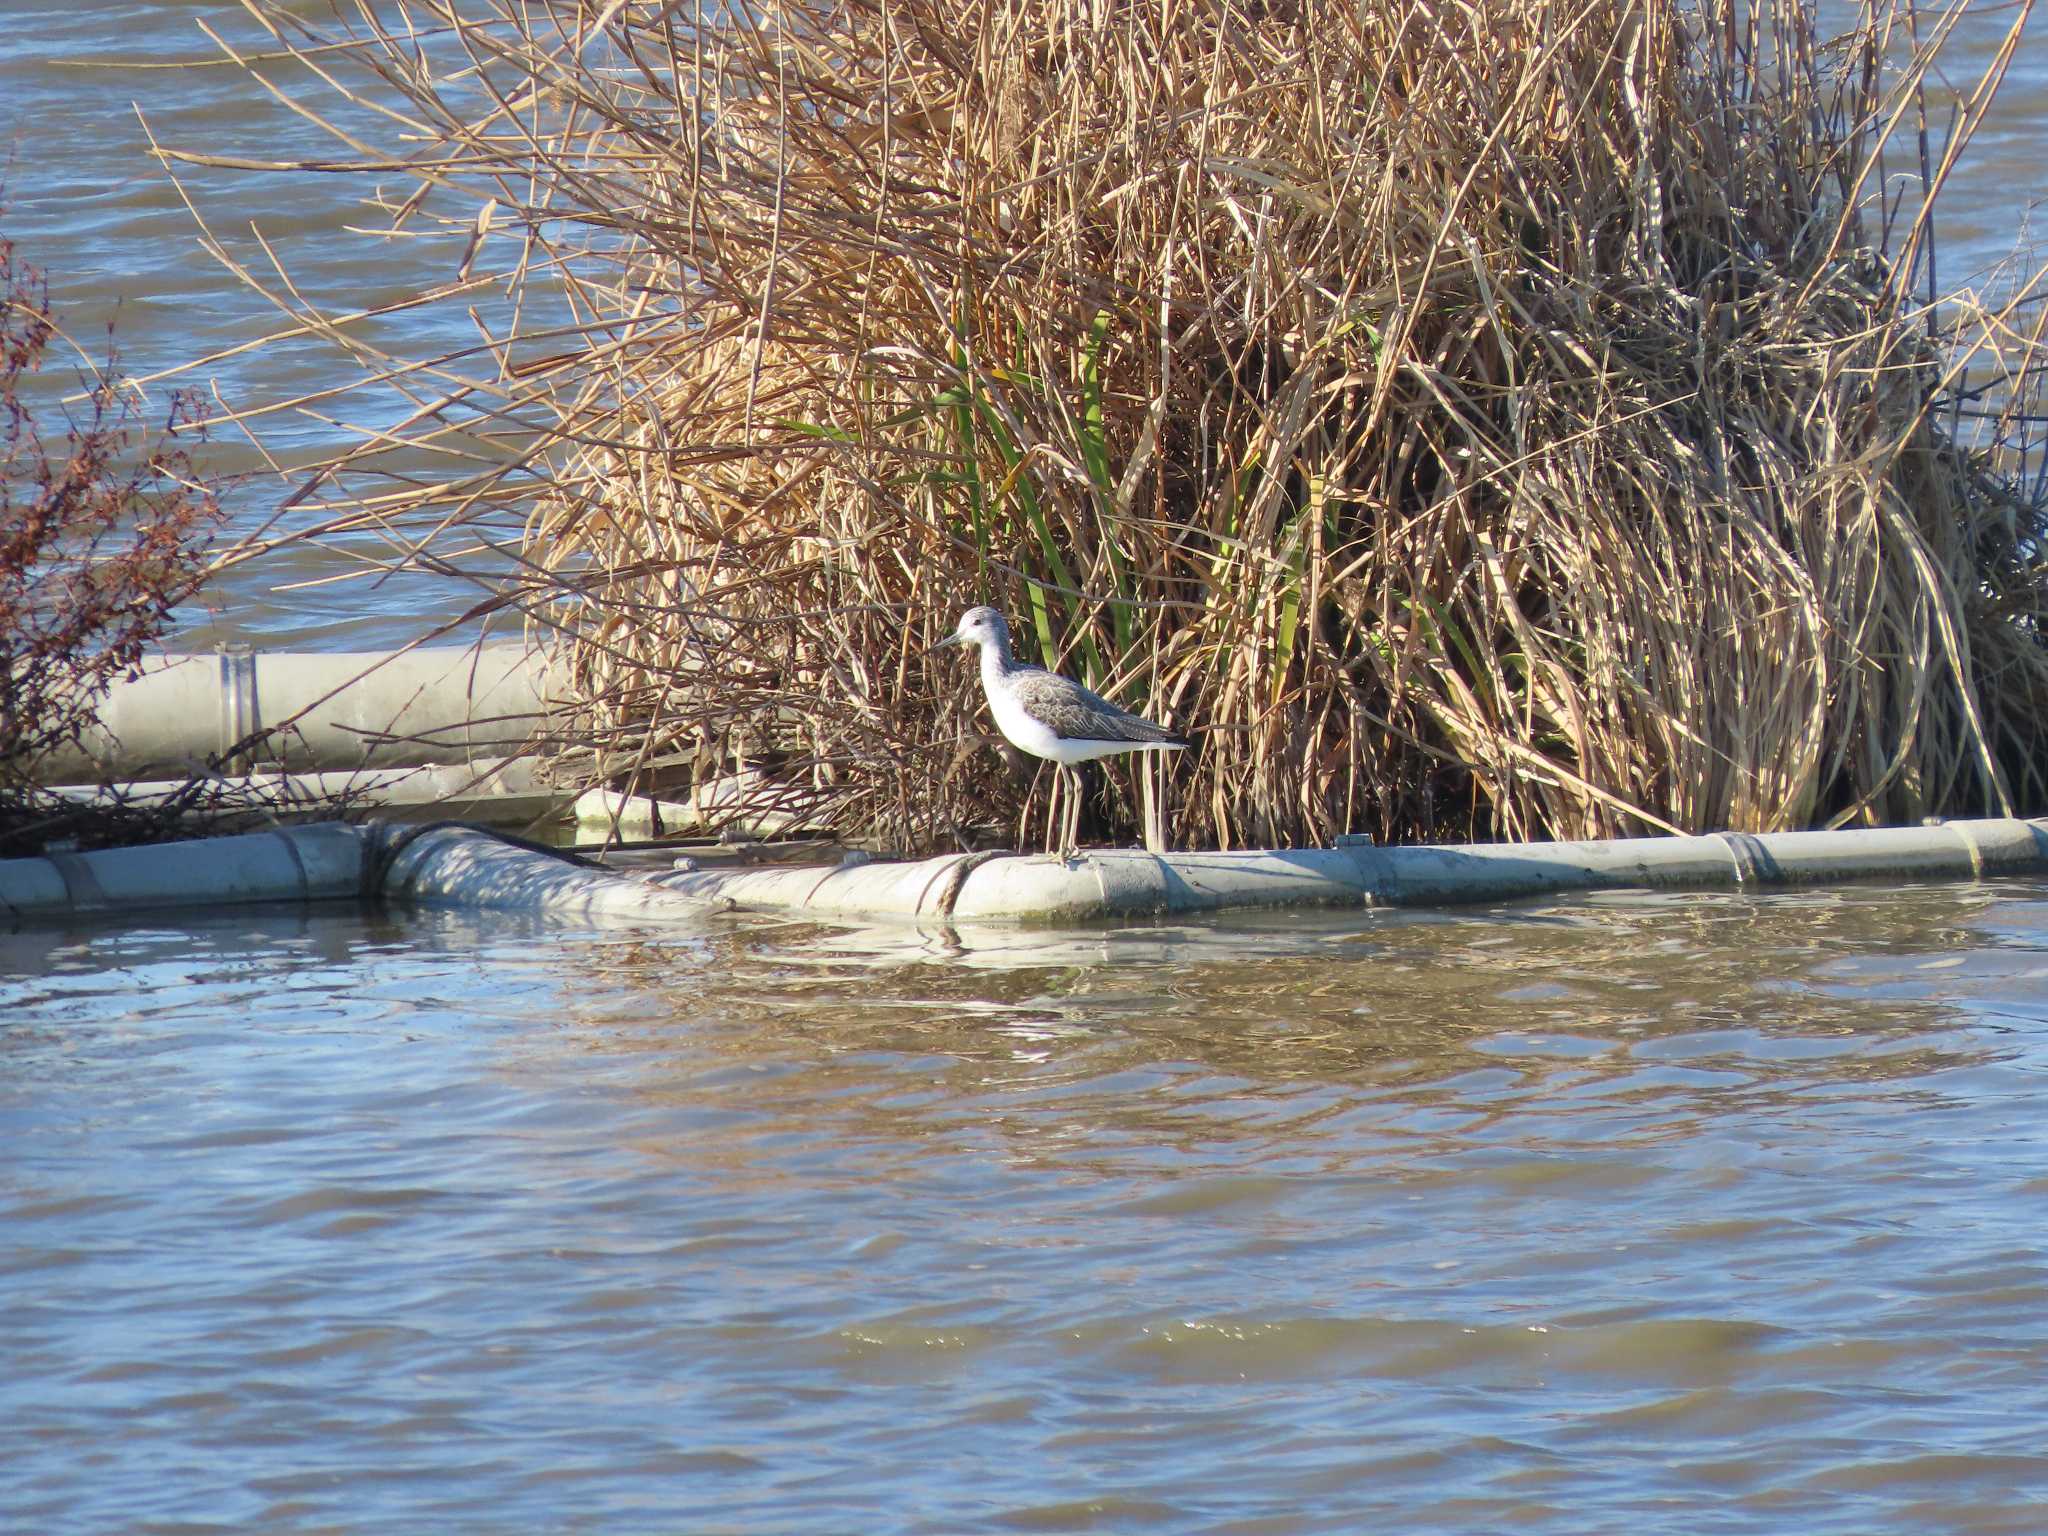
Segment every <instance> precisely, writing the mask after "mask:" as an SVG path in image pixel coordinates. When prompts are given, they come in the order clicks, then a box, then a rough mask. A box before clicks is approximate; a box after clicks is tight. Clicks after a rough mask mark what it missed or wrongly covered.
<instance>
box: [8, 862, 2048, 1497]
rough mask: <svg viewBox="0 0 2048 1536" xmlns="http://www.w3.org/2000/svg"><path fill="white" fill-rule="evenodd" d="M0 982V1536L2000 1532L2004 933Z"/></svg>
mask: <svg viewBox="0 0 2048 1536" xmlns="http://www.w3.org/2000/svg"><path fill="white" fill-rule="evenodd" d="M0 976H8V977H12V978H16V979H11V980H5V981H0V1148H4V1149H5V1150H4V1152H0V1360H4V1361H5V1362H6V1369H5V1371H4V1372H0V1529H5V1530H8V1531H23V1532H63V1531H95V1532H97V1531H114V1530H119V1531H145V1530H147V1531H156V1530H163V1531H169V1530H178V1531H190V1530H224V1529H237V1530H264V1531H280V1532H285V1531H300V1530H316V1529H317V1530H339V1531H358V1530H360V1531H371V1530H377V1531H392V1530H432V1531H436V1532H469V1531H476V1532H501V1531H508V1530H518V1531H534V1532H539V1531H578V1530H599V1529H603V1530H613V1529H620V1530H623V1529H631V1530H655V1529H659V1530H677V1531H691V1532H696V1531H746V1532H819V1533H839V1532H845V1531H849V1530H858V1531H862V1532H929V1533H955V1532H965V1531H1002V1530H1047V1531H1053V1530H1057V1531H1070V1530H1097V1531H1125V1530H1140V1529H1146V1530H1173V1531H1203V1532H1230V1533H1240V1536H1241V1533H1250V1532H1262V1533H1277V1532H1297V1531H1347V1532H1348V1531H1358V1530H1396V1531H1425V1530H1426V1531H1436V1532H1465V1531H1471V1532H1500V1531H1530V1532H1544V1533H1548V1532H1555V1533H1559V1536H1565V1533H1571V1536H1578V1533H1583V1532H1587V1531H1596V1530H1597V1531H1613V1530H1621V1529H1630V1530H1635V1531H1640V1532H1671V1533H1679V1532H1686V1533H1690V1532H1698V1531H1716V1532H1745V1533H1746V1532H1757V1533H1777V1532H1783V1531H1786V1530H1790V1529H1798V1530H1801V1531H1805V1532H1814V1533H1820V1532H1840V1533H1844V1536H1848V1533H1855V1536H1865V1533H1870V1532H1880V1531H1884V1532H1892V1531H1912V1532H1928V1533H1937V1532H1939V1533H1953V1532H1960V1531H1971V1532H1993V1531H1996V1532H2033V1531H2039V1530H2041V1529H2043V1528H2044V1527H2048V1515H2044V1511H2048V1449H2044V1446H2043V1441H2042V1425H2043V1424H2044V1423H2048V1235H2044V1234H2048V1144H2044V1143H2048V1130H2044V1127H2048V888H2044V887H2042V886H2040V885H2032V884H2008V885H2002V886H1996V887H1946V888H1936V889H1923V890H1914V891H1907V892H1904V893H1895V892H1884V891H1876V890H1841V891H1826V892H1818V893H1811V894H1804V895H1786V896H1779V897H1770V898H1763V899H1749V898H1741V897H1729V896H1687V897H1674V898H1663V899H1651V898H1634V897H1630V898H1613V899H1606V900H1600V901H1587V902H1580V903H1574V904H1569V905H1557V906H1546V907H1538V908H1526V909H1517V910H1510V911H1501V912H1493V913H1477V914H1469V915H1458V916H1446V917H1433V918H1417V917H1412V916H1407V917H1404V916H1395V915H1385V914H1348V915H1334V916H1319V917H1311V918H1290V919H1287V920H1284V921H1283V920H1278V919H1273V920H1266V921H1261V922H1257V923H1250V922H1241V923H1235V924H1221V925H1213V926H1212V925H1204V926H1202V927H1198V928H1197V927H1191V928H1169V927H1161V928H1147V929H1124V930H1114V931H1105V932H1097V933H1087V934H1058V935H1045V934H1012V935H1009V936H1007V937H1004V936H998V937H997V938H996V940H994V941H993V942H985V941H983V940H977V939H974V938H969V939H968V940H967V942H966V945H965V947H962V946H961V945H959V944H957V943H949V942H948V941H947V940H946V939H945V938H944V937H943V936H919V935H911V934H906V933H901V932H892V933H876V932H872V931H869V932H854V933H845V932H837V931H831V930H819V929H815V928H808V927H801V926H795V925H791V926H782V927H766V928H764V927H761V926H759V925H758V924H749V925H747V926H731V925H727V924H725V923H721V924H719V925H718V926H715V927H712V928H710V929H707V930H705V931H702V932H693V933H683V934H638V935H629V936H625V937H620V936H616V935H615V936H609V937H608V936H602V935H596V934H586V933H562V932H556V931H541V930H532V931H519V930H507V929H506V928H504V927H502V926H498V925H493V926H490V927H483V928H480V927H477V926H475V925H473V924H472V923H471V922H470V921H469V920H468V919H460V918H451V917H445V916H440V917H436V916H417V915H395V916H393V917H391V918H386V919H376V920H363V919H359V918H356V917H353V916H344V915H329V916H317V917H309V918H307V917H301V918H258V917H238V918H231V919H227V920H224V921H222V922H220V923H217V924H212V925H208V926H205V927H200V928H176V929H169V928H166V929H156V930H151V931H143V932H133V933H126V934H92V935H86V934H75V935H67V936H61V937H54V938H53V937H48V936H44V937H31V936H23V935H16V936H14V937H11V938H6V939H0Z"/></svg>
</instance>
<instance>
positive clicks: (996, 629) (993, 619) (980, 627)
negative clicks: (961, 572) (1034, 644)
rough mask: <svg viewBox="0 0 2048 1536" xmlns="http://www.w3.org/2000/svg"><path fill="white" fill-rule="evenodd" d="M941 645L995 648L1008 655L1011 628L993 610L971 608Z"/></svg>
mask: <svg viewBox="0 0 2048 1536" xmlns="http://www.w3.org/2000/svg"><path fill="white" fill-rule="evenodd" d="M939 645H972V646H994V647H995V648H996V650H997V652H998V653H999V654H1002V653H1007V652H1008V650H1009V648H1010V626H1009V624H1008V622H1007V621H1006V620H1005V619H1004V618H1003V616H1002V615H1001V614H1000V613H997V612H996V611H995V609H993V608H970V609H968V610H967V611H966V612H965V613H963V614H961V615H960V622H959V623H958V624H957V625H955V626H954V628H953V633H951V634H950V635H948V636H946V638H945V639H943V640H941V641H940V642H939ZM933 649H935V650H936V649H937V647H936V646H935V647H933Z"/></svg>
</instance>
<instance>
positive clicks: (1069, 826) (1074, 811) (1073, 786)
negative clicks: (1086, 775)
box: [1060, 764, 1081, 859]
mask: <svg viewBox="0 0 2048 1536" xmlns="http://www.w3.org/2000/svg"><path fill="white" fill-rule="evenodd" d="M1065 772H1066V775H1067V807H1066V809H1067V821H1066V835H1065V836H1064V837H1063V838H1062V839H1061V840H1060V843H1061V846H1060V857H1061V858H1062V859H1071V858H1073V857H1074V856H1075V855H1076V854H1078V853H1079V852H1080V851H1081V769H1080V767H1079V765H1078V764H1076V765H1073V766H1070V767H1068V768H1067V769H1066V770H1065Z"/></svg>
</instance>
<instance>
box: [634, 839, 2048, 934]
mask: <svg viewBox="0 0 2048 1536" xmlns="http://www.w3.org/2000/svg"><path fill="white" fill-rule="evenodd" d="M2044 869H2048V823H2039V822H2028V821H2018V820H2005V819H1997V820H1989V821H1955V822H1945V823H1941V824H1939V825H1935V826H1925V827H1891V828H1881V829H1874V830H1868V831H1846V832H1776V833H1767V834H1762V835H1756V836H1752V835H1750V834H1747V833H1726V834H1719V835H1715V836H1708V837H1659V838H1629V839H1618V840H1614V841H1609V842H1586V843H1514V844H1467V845H1464V846H1450V847H1423V848H1378V847H1374V846H1372V845H1371V844H1364V843H1356V844H1347V845H1346V846H1342V847H1338V848H1312V849H1300V850H1279V851H1270V852H1246V853H1182V854H1170V855H1163V856H1161V855H1154V854H1149V853H1143V852H1140V851H1138V850H1135V849H1131V850H1113V851H1106V852H1101V853H1091V854H1087V855H1084V856H1082V857H1081V858H1078V859H1076V860H1074V861H1073V862H1071V863H1062V862H1060V861H1059V860H1057V859H1051V858H1044V857H1037V858H1015V857H991V856H989V855H984V854H955V855H952V856H950V857H948V858H942V859H928V860H925V861H923V862H921V863H916V864H868V865H862V866H858V867H850V868H840V869H829V870H783V869H752V870H715V871H713V870H707V871H701V872H694V873H685V874H677V875H671V876H665V877H663V878H662V879H661V881H660V883H661V884H663V885H666V886H668V887H670V888H671V889H674V890H678V891H682V892H685V893H687V894H689V895H692V896H698V897H712V896H723V897H725V898H726V899H728V900H730V901H731V902H733V903H734V904H735V905H737V906H740V907H762V908H768V909H771V910H776V911H797V912H806V913H813V914H817V915H820V916H837V917H909V918H926V919H932V918H938V919H946V920H961V921H967V920H977V919H981V920H987V919H995V920H1005V919H1009V920H1014V919H1024V920H1036V921H1063V920H1079V919H1086V918H1096V917H1128V916H1139V915H1143V914H1149V913H1164V912H1208V911H1217V910H1220V909H1223V908H1227V907H1280V906H1367V905H1371V906H1397V907H1415V906H1453V905H1462V904H1467V903H1472V902H1488V901H1507V900H1512V899H1515V898H1517V897H1524V896H1537V895H1543V894H1547V893H1551V892H1558V891H1573V890H1600V889H1610V890H1611V889H1623V888H1628V887H1651V888H1655V887H1667V888H1670V887H1689V888H1712V887H1716V886H1722V887H1727V886H1745V885H1746V886H1751V887H1757V888H1764V887H1770V886H1775V885H1791V884H1805V883H1812V882H1816V881H1828V880H1844V879H1877V878H1893V879H1973V878H1981V877H1983V876H1986V875H1991V874H2022V873H2030V872H2037V871H2041V870H2044Z"/></svg>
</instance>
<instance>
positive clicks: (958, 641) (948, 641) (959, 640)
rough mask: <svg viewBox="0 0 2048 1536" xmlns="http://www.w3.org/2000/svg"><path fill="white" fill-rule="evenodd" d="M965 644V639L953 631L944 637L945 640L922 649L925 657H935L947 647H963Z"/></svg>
mask: <svg viewBox="0 0 2048 1536" xmlns="http://www.w3.org/2000/svg"><path fill="white" fill-rule="evenodd" d="M966 643H967V639H966V637H965V636H964V635H962V634H961V633H960V632H959V631H958V630H955V631H954V632H953V633H952V634H950V635H948V636H946V638H945V639H943V640H941V641H940V642H939V643H938V644H937V645H928V646H926V647H925V648H924V654H925V655H927V656H936V655H937V654H938V653H939V652H940V651H943V650H944V649H945V648H946V647H947V646H949V645H965V644H966Z"/></svg>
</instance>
